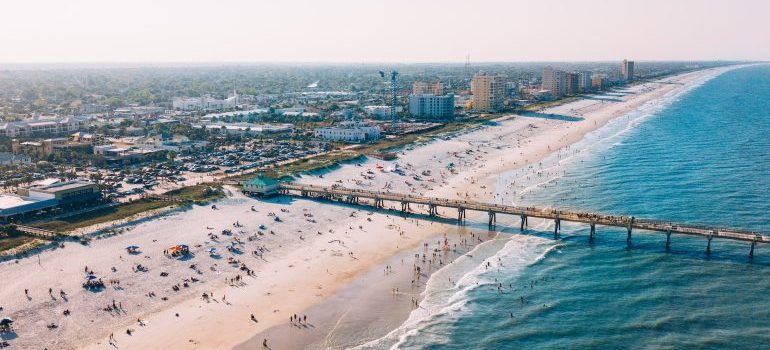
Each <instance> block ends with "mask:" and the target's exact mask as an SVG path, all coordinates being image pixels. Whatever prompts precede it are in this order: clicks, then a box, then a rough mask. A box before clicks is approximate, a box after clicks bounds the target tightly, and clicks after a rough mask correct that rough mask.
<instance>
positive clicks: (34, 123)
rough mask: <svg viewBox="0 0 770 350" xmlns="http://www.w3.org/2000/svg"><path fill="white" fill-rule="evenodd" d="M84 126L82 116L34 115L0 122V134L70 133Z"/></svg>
mask: <svg viewBox="0 0 770 350" xmlns="http://www.w3.org/2000/svg"><path fill="white" fill-rule="evenodd" d="M85 126H86V121H85V120H84V119H83V118H82V117H35V118H31V119H27V120H22V121H17V122H9V123H0V135H2V136H7V137H20V136H43V135H59V134H71V133H73V132H75V131H78V130H80V129H81V128H83V127H85Z"/></svg>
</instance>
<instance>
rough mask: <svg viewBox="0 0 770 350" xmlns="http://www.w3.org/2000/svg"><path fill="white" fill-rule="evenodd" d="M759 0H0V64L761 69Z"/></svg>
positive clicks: (769, 26)
mask: <svg viewBox="0 0 770 350" xmlns="http://www.w3.org/2000/svg"><path fill="white" fill-rule="evenodd" d="M769 15H770V0H719V1H717V0H637V1H624V0H563V1H557V0H527V1H520V0H509V1H498V0H465V1H461V0H387V1H379V0H274V1H272V0H216V1H213V0H212V1H198V0H2V2H1V3H0V62H17V63H26V62H352V63H368V62H404V63H412V62H464V61H465V59H466V55H469V56H470V60H471V61H472V62H515V61H617V60H620V59H623V58H628V59H635V60H637V61H645V60H770V21H768V16H769Z"/></svg>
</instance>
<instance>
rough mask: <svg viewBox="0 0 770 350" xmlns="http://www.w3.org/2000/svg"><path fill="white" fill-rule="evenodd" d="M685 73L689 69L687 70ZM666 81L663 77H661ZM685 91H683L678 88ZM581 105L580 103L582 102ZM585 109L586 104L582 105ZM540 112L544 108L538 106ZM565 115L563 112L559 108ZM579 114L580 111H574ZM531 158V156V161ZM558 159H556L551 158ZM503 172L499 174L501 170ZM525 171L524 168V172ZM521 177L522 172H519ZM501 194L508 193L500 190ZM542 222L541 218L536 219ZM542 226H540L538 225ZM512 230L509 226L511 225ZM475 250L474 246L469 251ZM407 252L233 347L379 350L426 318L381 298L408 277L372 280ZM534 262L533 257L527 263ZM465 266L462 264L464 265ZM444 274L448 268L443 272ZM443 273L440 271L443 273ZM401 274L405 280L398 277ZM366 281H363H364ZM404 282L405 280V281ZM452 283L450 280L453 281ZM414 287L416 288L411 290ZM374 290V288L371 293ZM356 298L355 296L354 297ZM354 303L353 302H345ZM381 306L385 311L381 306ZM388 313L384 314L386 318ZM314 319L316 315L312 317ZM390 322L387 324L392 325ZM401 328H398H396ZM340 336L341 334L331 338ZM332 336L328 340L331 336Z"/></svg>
mask: <svg viewBox="0 0 770 350" xmlns="http://www.w3.org/2000/svg"><path fill="white" fill-rule="evenodd" d="M730 69H734V68H730ZM727 70H729V69H720V70H719V71H718V72H719V73H715V74H713V75H711V76H707V77H705V80H704V81H699V82H695V83H694V84H693V85H692V86H686V87H687V88H690V87H697V86H698V85H700V84H701V83H703V82H705V81H707V80H710V79H711V78H713V77H715V76H717V75H719V74H721V73H722V72H724V71H727ZM688 74H689V73H688ZM663 80H667V79H663ZM683 92H684V93H686V91H683ZM666 93H682V91H677V90H671V91H666ZM656 98H663V96H662V94H661V95H658V96H657V97H656ZM581 101H583V100H578V101H576V102H571V103H568V104H565V105H559V106H556V107H552V108H548V109H547V110H546V111H548V112H552V113H558V114H562V113H564V110H565V108H564V107H565V106H567V107H569V114H575V113H574V112H575V110H574V108H572V106H569V105H571V104H578V103H579V102H581ZM649 102H653V103H655V102H656V100H655V99H650V100H647V101H646V102H645V103H649ZM638 107H639V106H638V105H637V106H635V107H634V108H630V109H624V111H623V112H618V113H620V114H615V115H614V116H613V117H611V118H607V119H603V120H601V124H599V125H597V126H596V127H595V128H593V129H592V130H591V131H589V132H585V133H583V134H582V135H580V136H581V137H580V138H577V139H570V141H571V142H570V143H568V144H567V145H565V146H564V147H567V146H569V145H572V144H574V143H576V142H578V141H580V140H581V139H582V138H583V137H585V136H586V135H587V134H588V133H590V132H593V131H596V130H598V129H600V128H602V127H603V126H605V125H606V124H607V123H609V122H611V121H613V120H614V119H617V118H619V117H622V116H624V115H626V114H627V113H628V112H630V111H632V110H634V109H635V108H638ZM583 108H585V107H583ZM578 110H580V109H578ZM583 110H584V111H586V109H583ZM544 112H545V111H544ZM587 113H590V111H587ZM564 114H567V113H564ZM580 115H582V113H580ZM514 117H516V116H513V115H512V116H505V117H501V118H499V119H497V120H496V121H502V120H508V119H510V118H514ZM561 149H562V148H559V149H558V150H555V151H553V152H550V153H547V154H545V155H544V156H542V157H541V158H539V159H537V160H535V161H545V160H546V159H547V158H553V157H554V156H557V155H558V153H559V151H560V150H561ZM558 159H561V157H558ZM533 162H534V161H533ZM558 162H559V161H558V160H557V163H558ZM522 168H523V167H514V168H510V169H507V170H505V171H504V172H512V171H514V170H517V169H518V170H522ZM504 172H503V173H504ZM525 173H526V171H525ZM522 177H524V176H522ZM502 185H503V182H502V179H501V180H499V181H498V182H497V184H496V185H495V187H496V189H497V190H496V191H495V195H501V194H502V193H503V192H504V191H505V188H502V187H503V186H502ZM537 185H538V183H536V182H535V183H529V184H528V185H525V186H522V187H523V188H524V189H523V190H522V191H529V190H531V189H532V188H534V187H536V186H537ZM482 187H486V185H482ZM505 194H506V195H507V194H508V193H507V192H505ZM495 195H492V192H488V193H485V196H484V197H482V198H477V199H482V200H489V199H490V197H494V196H495ZM469 221H472V222H473V221H475V222H477V223H478V222H480V223H483V222H484V218H483V217H481V216H480V215H477V216H476V217H473V218H471V219H470V220H469ZM541 224H546V225H547V223H541ZM541 228H542V227H541ZM476 229H477V231H478V232H483V233H481V234H480V235H484V236H485V237H486V238H487V239H489V240H488V241H485V242H486V243H491V242H492V241H497V243H499V244H498V245H497V250H499V249H503V248H504V247H505V243H506V242H509V241H510V239H511V235H509V234H506V233H503V231H504V230H506V228H502V229H500V227H498V230H496V231H495V230H492V231H489V230H487V229H486V228H485V225H476ZM468 230H469V228H468V227H466V226H459V227H457V228H456V229H455V230H454V231H455V232H453V234H461V232H463V231H466V232H467V231H468ZM511 231H514V230H511ZM441 238H442V234H441V233H436V234H434V235H433V236H432V237H430V238H427V239H425V242H435V241H436V240H439V239H441ZM556 247H557V245H554V246H551V247H549V248H547V249H546V250H545V251H544V252H543V253H542V254H541V255H540V256H538V257H537V258H536V260H539V259H542V258H544V257H545V255H546V254H547V252H548V251H550V250H551V249H553V248H556ZM473 249H474V247H471V248H470V249H469V253H471V252H472V251H473ZM497 250H494V251H491V252H487V254H484V255H481V254H479V255H476V254H475V253H474V255H476V258H478V261H477V262H476V264H481V263H482V262H483V261H484V260H485V259H486V258H487V257H490V256H492V255H494V254H495V253H496V252H497ZM474 252H475V251H474ZM409 255H410V254H408V253H405V252H401V253H399V254H397V255H396V256H394V257H393V258H391V259H390V260H389V261H387V262H385V263H382V264H381V265H379V266H377V268H374V269H372V270H371V271H369V272H367V273H366V274H365V275H363V276H361V277H359V278H358V279H356V280H354V281H352V282H351V283H350V284H349V285H348V286H347V287H345V288H343V289H342V290H340V291H338V292H337V293H335V294H334V295H332V296H330V297H329V298H328V299H326V300H324V301H322V302H320V303H318V304H315V305H313V306H311V307H309V308H307V309H306V310H303V313H307V314H313V315H321V317H320V320H317V322H316V323H315V324H314V325H313V327H312V330H307V329H305V330H303V329H301V327H294V326H292V327H288V326H285V325H277V326H274V327H272V328H270V329H267V330H265V331H263V332H261V333H259V334H257V335H255V336H254V337H252V338H251V339H250V340H249V341H246V342H244V343H242V344H240V345H238V346H237V347H236V349H251V348H255V347H258V346H260V344H261V342H262V340H263V339H277V340H276V342H275V343H274V344H276V346H277V348H297V349H298V348H305V349H343V348H350V347H355V348H357V349H379V348H385V347H383V345H384V343H385V342H381V341H382V340H384V339H385V337H390V338H395V337H397V336H399V334H398V332H397V331H399V329H398V328H399V327H401V328H404V327H405V326H406V325H405V324H404V323H405V322H407V321H412V322H416V320H413V318H422V317H426V315H419V316H418V317H412V316H415V315H413V314H414V313H420V312H422V313H426V312H428V311H425V309H424V308H422V306H417V307H405V305H408V304H407V303H406V302H404V301H403V300H398V298H393V297H392V296H391V297H390V298H388V297H385V295H387V290H386V289H387V288H384V287H383V284H385V285H388V286H391V287H392V288H395V287H399V286H400V287H402V288H403V286H405V285H408V284H409V283H408V277H404V276H401V279H400V280H398V279H397V280H396V281H390V282H385V281H380V282H377V281H373V280H375V277H374V276H376V275H377V273H376V272H377V270H378V269H379V270H381V269H384V268H385V267H386V266H388V264H392V263H393V262H394V261H396V260H398V257H404V256H409ZM463 255H464V254H455V255H454V256H451V257H449V258H448V259H449V260H448V261H449V263H448V264H446V265H444V266H442V267H441V268H440V269H438V270H433V271H431V274H429V275H428V276H427V277H428V279H427V280H426V281H425V282H426V283H425V284H422V285H419V286H417V288H414V287H412V288H411V290H410V294H412V295H414V294H417V295H418V297H419V298H420V300H421V301H423V300H424V299H425V297H426V293H428V291H427V290H426V288H427V286H428V280H430V281H433V280H432V279H435V278H437V277H436V276H434V275H435V273H436V272H439V271H443V269H448V268H449V267H450V266H451V264H452V263H454V262H456V261H457V259H458V258H460V257H463ZM530 263H534V261H532V262H530ZM466 268H467V267H466ZM447 275H449V273H447ZM443 277H444V275H442V276H441V278H443ZM405 279H406V281H404V280H405ZM367 281H368V283H367ZM405 282H406V283H405ZM437 283H439V284H442V286H441V287H440V288H442V289H446V290H449V289H450V288H451V287H450V286H449V285H452V284H453V283H451V279H450V283H449V285H447V284H446V281H441V282H437ZM455 283H456V281H455ZM415 289H416V290H415ZM375 292H378V293H379V294H378V293H375ZM361 296H366V298H367V299H366V300H361V299H359V298H360V297H361ZM357 297H358V298H357ZM351 305H354V306H351ZM418 308H422V310H416V311H415V309H418ZM354 309H359V310H369V312H368V313H366V316H368V317H360V315H359V317H358V318H354V321H350V320H345V319H346V318H349V316H348V312H349V311H350V310H354ZM335 310H336V311H338V310H347V311H346V312H344V313H340V312H335ZM382 310H387V311H382ZM388 317H389V318H388ZM316 318H317V319H318V318H319V317H316ZM394 324H395V325H396V326H395V327H393V325H394ZM401 331H402V332H403V329H402V330H401ZM335 333H347V337H346V336H345V335H343V336H341V337H340V336H337V335H336V334H335ZM350 334H355V335H356V337H355V338H354V337H352V336H350ZM337 338H341V339H337ZM332 340H334V341H332ZM394 340H395V339H390V341H391V342H393V341H394ZM387 348H390V346H387Z"/></svg>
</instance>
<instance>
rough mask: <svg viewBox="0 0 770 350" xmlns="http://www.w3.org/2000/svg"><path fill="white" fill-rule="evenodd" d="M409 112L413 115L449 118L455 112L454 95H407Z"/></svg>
mask: <svg viewBox="0 0 770 350" xmlns="http://www.w3.org/2000/svg"><path fill="white" fill-rule="evenodd" d="M409 114H411V115H412V116H415V117H427V118H451V117H453V116H454V114H455V96H454V95H452V94H448V95H440V96H436V95H409Z"/></svg>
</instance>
